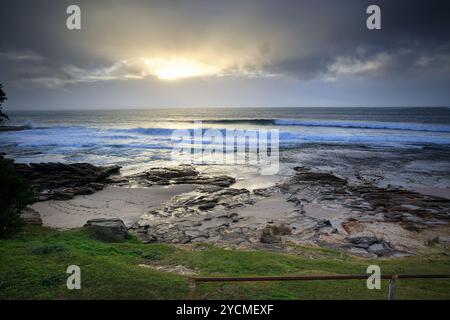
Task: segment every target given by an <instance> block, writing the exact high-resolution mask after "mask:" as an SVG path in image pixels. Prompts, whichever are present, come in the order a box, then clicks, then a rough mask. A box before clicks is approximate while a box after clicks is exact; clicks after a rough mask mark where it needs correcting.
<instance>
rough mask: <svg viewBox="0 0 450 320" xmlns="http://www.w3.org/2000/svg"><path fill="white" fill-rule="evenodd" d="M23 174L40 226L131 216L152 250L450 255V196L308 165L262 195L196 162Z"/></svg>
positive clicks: (24, 169) (33, 168)
mask: <svg viewBox="0 0 450 320" xmlns="http://www.w3.org/2000/svg"><path fill="white" fill-rule="evenodd" d="M15 167H16V170H17V171H19V172H20V173H21V174H23V175H24V177H25V178H26V179H27V180H29V181H30V183H31V184H32V186H33V188H34V189H35V190H36V191H37V193H38V194H39V200H40V201H39V202H37V203H35V204H33V205H32V206H30V207H29V208H27V210H28V211H27V212H28V216H30V211H29V210H33V211H34V212H31V213H33V215H32V218H33V219H31V220H35V221H38V220H39V219H38V216H36V215H35V214H34V213H37V214H38V215H40V216H41V217H42V221H43V224H44V225H49V226H53V227H61V228H70V227H80V226H83V225H84V224H85V223H86V222H87V220H89V219H106V220H107V219H122V220H124V221H125V224H126V226H127V229H128V232H130V233H134V234H135V235H137V236H138V237H139V238H140V239H141V240H142V241H143V242H145V243H150V242H163V243H174V244H192V243H211V244H215V245H220V246H225V247H235V248H244V249H270V250H280V251H289V250H291V249H292V248H293V246H295V245H299V244H300V245H313V246H325V247H332V248H338V249H342V250H345V251H347V252H349V253H350V254H353V255H358V256H362V257H367V258H377V257H395V256H402V255H413V254H420V253H424V252H429V251H430V250H435V251H443V252H445V253H448V246H449V244H450V227H449V221H450V200H449V199H445V198H440V197H436V196H429V195H424V194H420V193H416V192H413V191H408V190H404V189H401V188H394V187H391V188H383V187H380V186H376V185H371V184H370V183H364V184H355V183H354V182H350V181H348V180H347V179H345V178H344V177H341V176H338V175H335V174H332V173H329V172H321V171H315V170H312V169H310V168H306V167H295V168H294V169H293V172H292V175H291V176H289V177H286V178H285V179H283V180H282V181H281V182H279V183H277V184H275V185H273V186H271V187H268V188H264V189H253V190H248V189H245V188H233V184H234V183H235V182H236V179H235V178H234V177H230V176H226V175H218V176H211V175H205V174H202V173H200V172H199V171H198V170H197V169H196V168H195V167H193V166H191V165H180V166H176V167H170V168H152V169H149V170H147V171H145V172H142V173H139V174H134V175H132V176H127V177H124V176H121V175H119V171H120V167H118V166H111V167H96V166H93V165H90V164H86V163H78V164H61V163H41V164H30V165H25V164H15ZM183 186H184V187H183ZM100 190H102V191H100ZM106 224H107V223H106Z"/></svg>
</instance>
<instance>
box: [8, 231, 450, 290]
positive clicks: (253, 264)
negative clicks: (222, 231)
mask: <svg viewBox="0 0 450 320" xmlns="http://www.w3.org/2000/svg"><path fill="white" fill-rule="evenodd" d="M140 263H148V264H151V263H153V264H155V263H157V264H158V265H165V266H176V265H183V266H185V267H187V268H189V269H193V270H195V271H197V272H198V273H199V274H200V275H203V276H219V275H228V276H244V275H245V276H249V275H258V276H261V275H320V274H365V271H366V268H367V266H368V265H369V264H378V265H379V266H380V267H381V270H382V272H383V273H385V274H390V273H403V274H406V273H424V274H427V273H428V274H430V273H445V274H447V273H450V258H449V257H448V255H444V254H441V255H437V254H433V255H430V256H421V257H409V258H398V259H390V260H387V259H379V260H372V261H371V260H365V259H359V258H355V257H351V256H348V255H346V254H343V253H341V252H338V251H333V250H329V249H323V248H309V247H296V248H295V250H294V251H293V252H291V253H290V254H281V253H274V252H268V251H239V250H226V249H221V248H217V247H214V246H209V245H198V246H196V247H194V248H193V249H188V248H179V247H176V246H173V245H166V244H141V243H139V242H138V241H137V240H135V239H133V238H131V239H129V240H128V241H127V242H125V243H117V244H111V243H103V242H99V241H97V240H94V239H91V238H90V237H89V236H88V235H87V234H85V233H84V232H83V231H82V230H71V231H65V232H60V231H55V230H50V229H46V228H42V227H26V228H24V229H23V230H22V231H21V232H20V233H18V234H16V235H15V236H14V237H11V238H9V239H4V240H0V299H186V298H188V295H189V288H188V281H187V277H185V276H181V275H178V274H175V273H169V272H162V271H157V270H154V269H148V268H143V267H140V266H138V264H140ZM72 264H75V265H78V266H80V267H81V279H82V280H81V285H82V289H81V290H68V289H67V288H66V279H67V277H68V276H69V275H68V274H66V272H65V271H66V268H67V267H68V266H69V265H72ZM197 296H198V298H201V299H385V298H386V296H387V282H386V281H383V282H382V288H381V290H368V289H367V287H366V283H365V281H364V280H351V281H302V282H298V281H292V282H270V283H268V282H263V283H238V284H232V283H214V284H211V283H202V284H199V285H198V294H197ZM397 296H398V299H450V280H401V281H399V283H398V288H397Z"/></svg>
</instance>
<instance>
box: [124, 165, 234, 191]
mask: <svg viewBox="0 0 450 320" xmlns="http://www.w3.org/2000/svg"><path fill="white" fill-rule="evenodd" d="M129 178H130V179H131V180H135V181H138V182H139V183H141V184H142V183H145V184H146V185H149V186H150V185H154V184H155V185H170V184H204V185H213V186H219V187H229V186H230V185H232V184H233V183H235V181H236V180H235V179H234V178H232V177H229V176H205V175H202V174H200V173H199V172H198V171H197V170H195V168H194V167H193V166H191V165H179V166H177V167H171V168H170V167H169V168H151V169H149V170H147V171H145V172H144V173H140V174H137V175H134V176H131V177H129Z"/></svg>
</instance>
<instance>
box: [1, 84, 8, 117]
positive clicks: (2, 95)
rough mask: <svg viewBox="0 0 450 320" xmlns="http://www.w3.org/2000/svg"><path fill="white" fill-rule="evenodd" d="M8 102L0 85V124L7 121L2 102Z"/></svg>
mask: <svg viewBox="0 0 450 320" xmlns="http://www.w3.org/2000/svg"><path fill="white" fill-rule="evenodd" d="M5 100H8V98H7V97H6V93H5V91H3V85H2V84H1V83H0V123H1V122H3V120H6V119H9V118H8V115H7V114H6V113H4V112H3V110H2V109H3V107H2V104H3V101H5Z"/></svg>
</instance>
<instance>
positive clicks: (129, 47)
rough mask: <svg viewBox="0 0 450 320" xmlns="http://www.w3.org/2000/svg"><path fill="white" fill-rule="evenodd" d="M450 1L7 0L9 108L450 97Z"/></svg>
mask: <svg viewBox="0 0 450 320" xmlns="http://www.w3.org/2000/svg"><path fill="white" fill-rule="evenodd" d="M448 3H449V2H448V1H445V0H443V1H439V0H435V1H433V0H430V1H413V0H409V1H407V0H395V1H392V0H371V1H366V0H339V1H336V0H316V1H304V0H297V1H293V0H292V1H285V0H277V1H275V0H239V1H238V0H227V1H219V0H208V1H207V0H202V1H201V0H196V1H194V0H192V1H190V0H161V1H148V0H147V1H144V0H130V1H120V0H109V1H101V0H89V1H84V0H71V1H65V0H60V1H56V0H39V1H36V0H2V5H1V8H0V83H3V86H4V90H5V91H6V93H7V95H8V98H9V100H8V102H7V103H6V104H5V109H6V111H8V110H40V109H50V110H63V109H76V110H84V109H116V108H152V107H159V108H160V107H273V108H274V107H329V106H449V105H450V90H449V89H450V37H449V35H450V19H449V18H448V14H449V12H450V11H449V9H450V5H449V4H448ZM71 4H76V5H78V6H79V7H80V9H81V29H80V30H69V29H67V27H66V19H67V18H68V16H69V15H68V14H67V13H66V9H67V7H68V6H69V5H71ZM372 4H376V5H378V6H379V7H380V8H381V28H382V29H381V30H369V29H367V27H366V19H367V18H368V16H369V15H368V14H367V13H366V9H367V7H368V6H369V5H372Z"/></svg>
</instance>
